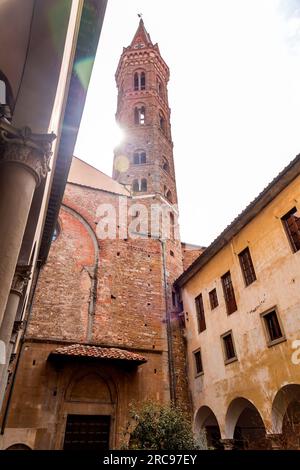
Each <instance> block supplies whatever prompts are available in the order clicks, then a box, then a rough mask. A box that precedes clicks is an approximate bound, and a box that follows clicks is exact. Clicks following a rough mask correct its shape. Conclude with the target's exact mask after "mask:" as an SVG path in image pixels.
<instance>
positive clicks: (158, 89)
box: [156, 78, 163, 96]
mask: <svg viewBox="0 0 300 470" xmlns="http://www.w3.org/2000/svg"><path fill="white" fill-rule="evenodd" d="M156 86H157V93H158V94H159V96H163V91H162V84H161V81H160V80H159V78H158V79H157V80H156Z"/></svg>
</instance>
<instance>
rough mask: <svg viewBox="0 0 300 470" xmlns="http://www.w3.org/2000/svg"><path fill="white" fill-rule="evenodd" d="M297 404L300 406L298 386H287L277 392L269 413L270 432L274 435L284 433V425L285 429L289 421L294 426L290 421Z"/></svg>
mask: <svg viewBox="0 0 300 470" xmlns="http://www.w3.org/2000/svg"><path fill="white" fill-rule="evenodd" d="M297 404H299V406H300V384H287V385H284V386H283V387H281V388H280V389H279V390H278V392H277V393H276V395H275V397H274V400H273V403H272V411H271V419H272V431H273V433H274V434H281V433H282V432H283V431H284V429H283V427H284V424H285V427H287V424H288V423H287V421H290V422H291V425H292V426H294V424H295V423H293V422H292V421H293V419H294V418H295V416H294V413H295V412H296V408H298V406H297ZM297 415H298V412H297ZM299 418H300V416H299ZM297 420H298V418H297ZM284 421H285V423H284Z"/></svg>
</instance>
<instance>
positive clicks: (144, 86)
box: [141, 72, 146, 90]
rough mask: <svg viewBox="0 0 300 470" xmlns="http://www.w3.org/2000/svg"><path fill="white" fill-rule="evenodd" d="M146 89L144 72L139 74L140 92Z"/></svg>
mask: <svg viewBox="0 0 300 470" xmlns="http://www.w3.org/2000/svg"><path fill="white" fill-rule="evenodd" d="M145 89H146V75H145V72H141V90H145Z"/></svg>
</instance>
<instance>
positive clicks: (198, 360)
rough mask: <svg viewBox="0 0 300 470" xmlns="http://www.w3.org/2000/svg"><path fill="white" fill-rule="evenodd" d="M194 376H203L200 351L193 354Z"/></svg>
mask: <svg viewBox="0 0 300 470" xmlns="http://www.w3.org/2000/svg"><path fill="white" fill-rule="evenodd" d="M194 358H195V369H196V375H199V374H203V365H202V358H201V351H200V349H199V350H198V351H196V352H194Z"/></svg>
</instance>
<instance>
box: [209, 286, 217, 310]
mask: <svg viewBox="0 0 300 470" xmlns="http://www.w3.org/2000/svg"><path fill="white" fill-rule="evenodd" d="M209 301H210V306H211V309H212V310H213V309H214V308H216V307H217V306H218V305H219V302H218V296H217V290H216V289H213V290H211V291H210V293H209Z"/></svg>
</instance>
